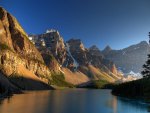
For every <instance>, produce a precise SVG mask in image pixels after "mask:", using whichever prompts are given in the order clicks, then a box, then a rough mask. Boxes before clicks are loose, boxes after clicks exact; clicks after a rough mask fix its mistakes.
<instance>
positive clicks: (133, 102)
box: [117, 97, 150, 112]
mask: <svg viewBox="0 0 150 113" xmlns="http://www.w3.org/2000/svg"><path fill="white" fill-rule="evenodd" d="M117 100H118V101H120V103H121V104H122V105H126V106H131V107H134V108H137V109H140V110H145V109H146V110H147V112H150V104H148V103H145V102H143V101H142V100H135V99H128V98H124V97H117Z"/></svg>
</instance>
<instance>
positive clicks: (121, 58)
mask: <svg viewBox="0 0 150 113" xmlns="http://www.w3.org/2000/svg"><path fill="white" fill-rule="evenodd" d="M149 52H150V47H149V44H148V43H147V42H146V41H142V42H140V43H138V44H136V45H132V46H129V47H127V48H125V49H122V50H112V49H107V48H105V49H104V50H103V51H102V53H103V54H104V56H105V58H107V59H109V60H111V61H113V62H114V63H115V64H116V66H117V68H118V69H119V70H121V71H122V72H124V73H130V72H131V71H133V72H134V73H140V72H141V70H142V65H143V64H144V63H145V61H146V60H147V54H149Z"/></svg>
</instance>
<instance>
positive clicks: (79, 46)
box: [67, 38, 85, 51]
mask: <svg viewBox="0 0 150 113" xmlns="http://www.w3.org/2000/svg"><path fill="white" fill-rule="evenodd" d="M67 43H69V45H70V47H72V48H74V49H80V50H83V51H84V50H85V47H84V45H83V43H82V41H81V40H80V39H73V38H72V39H70V40H69V41H67Z"/></svg>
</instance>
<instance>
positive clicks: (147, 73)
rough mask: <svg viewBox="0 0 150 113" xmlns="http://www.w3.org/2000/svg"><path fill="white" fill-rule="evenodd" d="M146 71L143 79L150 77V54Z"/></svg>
mask: <svg viewBox="0 0 150 113" xmlns="http://www.w3.org/2000/svg"><path fill="white" fill-rule="evenodd" d="M143 68H144V70H143V71H142V75H143V77H150V54H149V55H148V60H147V61H146V63H145V64H144V65H143Z"/></svg>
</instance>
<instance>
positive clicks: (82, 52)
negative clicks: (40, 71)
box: [29, 29, 118, 78]
mask: <svg viewBox="0 0 150 113" xmlns="http://www.w3.org/2000/svg"><path fill="white" fill-rule="evenodd" d="M29 37H30V38H31V41H32V42H33V43H34V44H35V45H36V47H37V48H38V49H39V50H40V52H41V54H42V56H43V58H44V61H45V62H46V64H47V66H48V67H49V68H50V69H52V70H54V67H53V66H52V65H55V66H56V68H55V70H58V68H68V69H69V70H70V71H72V72H77V71H79V72H81V73H84V75H87V76H88V77H91V76H94V73H93V72H92V71H93V70H91V71H89V70H90V69H91V68H89V67H91V66H94V67H95V68H96V70H98V71H102V72H104V73H107V74H109V75H110V76H113V74H116V75H117V76H118V71H117V69H116V67H115V65H114V63H113V62H111V61H109V60H106V59H105V58H104V56H103V54H102V53H101V51H100V50H99V49H98V48H97V47H96V46H92V47H91V48H89V49H87V48H85V47H84V44H83V43H82V41H81V40H80V39H70V40H68V41H66V42H64V41H63V38H62V37H61V36H60V34H59V32H58V31H57V30H54V29H51V30H47V31H46V33H43V34H40V35H29ZM43 41H44V43H45V45H44V46H43V45H42V43H43ZM47 51H49V53H48V52H47ZM45 53H48V54H45ZM48 56H49V57H52V56H53V58H54V59H55V60H56V61H57V63H56V61H55V62H53V63H52V62H51V61H50V59H49V58H48ZM92 69H93V68H92ZM99 75H100V74H99ZM99 75H98V76H99ZM93 78H94V77H93ZM96 78H99V77H96Z"/></svg>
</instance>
